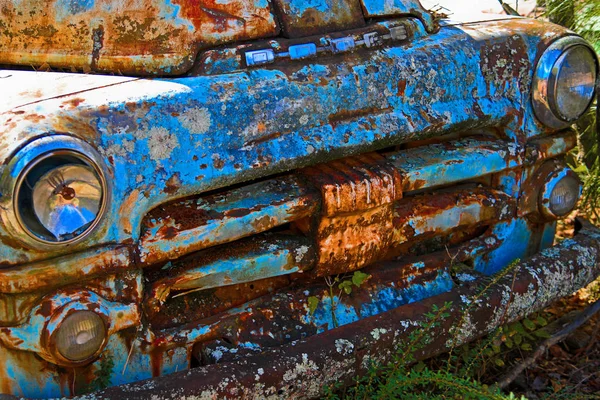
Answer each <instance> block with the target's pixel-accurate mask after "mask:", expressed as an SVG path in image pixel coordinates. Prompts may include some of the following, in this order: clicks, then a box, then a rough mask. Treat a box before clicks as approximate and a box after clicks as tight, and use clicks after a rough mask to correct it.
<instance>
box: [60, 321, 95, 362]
mask: <svg viewBox="0 0 600 400" xmlns="http://www.w3.org/2000/svg"><path fill="white" fill-rule="evenodd" d="M55 340H56V349H57V350H58V352H59V353H60V355H61V356H62V357H64V358H66V359H67V360H70V361H74V362H81V361H85V360H87V359H89V358H91V357H93V356H94V355H96V354H97V353H98V352H99V351H100V349H101V348H102V346H103V344H104V342H105V340H106V326H105V324H104V321H103V320H102V318H101V317H100V316H99V315H98V314H96V313H95V312H92V311H76V312H73V313H71V314H70V315H69V316H68V317H66V318H65V319H64V321H63V322H62V323H61V324H60V326H59V327H58V329H57V331H56V334H55Z"/></svg>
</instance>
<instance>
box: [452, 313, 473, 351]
mask: <svg viewBox="0 0 600 400" xmlns="http://www.w3.org/2000/svg"><path fill="white" fill-rule="evenodd" d="M454 329H456V331H455V332H454V334H453V335H452V336H451V338H450V339H448V341H447V342H446V346H447V347H453V346H460V345H461V344H463V343H466V342H467V341H469V340H470V339H472V338H473V337H474V336H475V334H476V327H475V324H473V322H472V321H471V316H470V315H469V314H468V313H466V314H465V315H464V316H463V318H462V323H461V324H460V326H457V327H456V328H454Z"/></svg>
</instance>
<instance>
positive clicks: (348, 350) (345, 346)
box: [335, 339, 354, 356]
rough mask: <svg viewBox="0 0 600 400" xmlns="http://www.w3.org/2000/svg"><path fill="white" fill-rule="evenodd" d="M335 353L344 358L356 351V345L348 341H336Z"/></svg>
mask: <svg viewBox="0 0 600 400" xmlns="http://www.w3.org/2000/svg"><path fill="white" fill-rule="evenodd" d="M335 351H337V352H338V353H339V354H341V355H343V356H347V355H348V354H352V352H353V351H354V344H353V343H352V342H351V341H349V340H346V339H336V341H335Z"/></svg>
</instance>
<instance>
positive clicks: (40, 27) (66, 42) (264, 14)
mask: <svg viewBox="0 0 600 400" xmlns="http://www.w3.org/2000/svg"><path fill="white" fill-rule="evenodd" d="M277 34H278V28H277V24H276V22H275V18H274V16H273V14H272V12H271V7H270V4H269V2H268V1H266V0H225V1H216V0H173V1H162V0H150V1H144V2H139V1H134V0H91V1H90V0H51V1H46V0H25V1H19V2H14V1H11V0H0V64H20V65H34V66H40V65H46V66H50V67H53V68H54V67H57V68H75V69H78V70H83V71H84V72H88V71H103V72H115V73H123V74H140V75H142V74H159V75H175V74H181V73H184V72H186V71H187V70H188V69H190V68H191V66H192V63H193V61H194V58H195V56H196V53H197V52H198V50H199V49H201V48H206V47H209V46H214V45H219V44H224V43H231V42H235V41H240V40H250V39H257V38H264V37H271V36H276V35H277Z"/></svg>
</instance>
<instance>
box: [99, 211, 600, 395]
mask: <svg viewBox="0 0 600 400" xmlns="http://www.w3.org/2000/svg"><path fill="white" fill-rule="evenodd" d="M580 223H581V225H582V227H581V229H579V231H578V232H577V233H576V235H575V236H574V237H573V238H572V239H566V240H564V241H562V242H561V243H560V244H558V245H556V246H554V247H551V248H548V249H546V250H543V251H541V252H540V253H538V254H536V255H534V256H532V257H530V258H528V259H525V260H523V261H520V262H518V263H516V264H513V265H512V266H510V267H507V269H505V270H503V271H501V272H499V273H497V274H496V275H494V276H491V277H488V276H483V275H477V274H473V273H459V274H456V276H455V281H456V283H457V285H456V286H455V287H454V288H453V289H452V290H450V291H448V292H446V293H443V294H440V295H438V296H434V297H430V298H427V299H425V300H422V301H419V302H415V303H412V304H407V305H404V306H400V307H397V308H394V309H392V310H390V311H387V312H384V313H381V314H379V315H375V316H372V317H368V318H365V319H362V320H359V321H357V322H354V323H352V324H348V325H345V326H341V327H339V328H337V329H332V330H329V331H327V332H324V333H322V334H319V335H315V336H311V337H309V338H308V339H305V340H298V341H294V342H292V343H290V344H287V345H283V346H280V347H274V348H268V349H265V350H263V351H261V352H260V353H258V354H254V355H251V356H247V357H239V358H237V359H236V360H235V361H232V362H225V363H219V364H214V365H209V366H204V367H198V368H194V369H192V370H189V371H182V372H178V373H175V374H171V375H168V376H164V377H159V378H154V379H150V380H145V381H140V382H136V383H133V384H127V385H121V386H116V387H112V388H109V389H107V390H105V391H102V392H97V393H95V394H94V398H96V399H108V398H128V399H147V398H160V399H181V398H185V397H186V396H201V398H242V397H244V398H257V399H258V398H311V397H317V396H319V395H321V394H322V393H323V391H324V390H325V388H326V387H327V386H330V385H332V384H334V383H351V382H352V381H353V379H354V378H355V377H356V376H357V375H359V374H361V373H365V372H366V370H367V368H368V366H369V365H370V364H371V363H373V362H374V363H379V364H383V363H387V362H391V361H393V359H394V355H395V354H397V351H399V350H400V351H402V343H406V340H407V338H408V337H409V335H410V334H411V333H412V332H415V331H416V330H422V329H428V330H427V331H426V332H425V333H424V334H422V335H420V336H422V337H424V338H427V340H425V341H424V346H418V347H417V348H418V349H419V350H418V351H416V352H415V354H413V356H414V359H416V360H419V359H424V358H427V357H431V356H433V355H435V354H438V353H440V352H443V351H445V350H448V349H449V348H452V347H454V346H458V345H460V344H462V343H465V342H468V341H470V340H473V339H475V338H477V337H480V336H482V335H484V334H486V333H489V332H491V331H493V330H494V329H496V328H497V327H498V326H500V325H502V324H506V323H509V322H511V321H514V320H517V319H519V318H522V317H523V316H525V315H527V314H530V313H532V312H535V311H536V310H540V309H542V308H544V307H546V306H547V305H548V304H550V303H551V302H553V301H555V300H557V299H559V298H561V297H564V296H566V295H569V294H570V293H572V292H574V291H576V290H578V289H579V288H581V287H584V286H585V285H587V284H589V283H590V282H592V281H593V280H594V279H596V278H597V277H598V275H600V229H598V228H596V227H595V226H593V225H591V224H590V223H588V222H586V221H580ZM438 257H443V256H441V255H438ZM448 303H450V304H451V305H448ZM436 309H443V310H444V313H447V314H448V316H447V317H442V318H439V320H438V321H437V322H439V323H436V324H430V323H429V320H428V318H427V317H426V315H428V314H430V313H433V314H434V315H435V314H438V315H439V313H438V312H436V311H435V310H436ZM431 325H434V326H435V327H431Z"/></svg>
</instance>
